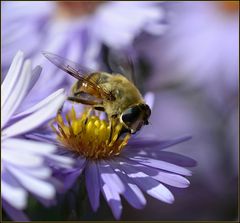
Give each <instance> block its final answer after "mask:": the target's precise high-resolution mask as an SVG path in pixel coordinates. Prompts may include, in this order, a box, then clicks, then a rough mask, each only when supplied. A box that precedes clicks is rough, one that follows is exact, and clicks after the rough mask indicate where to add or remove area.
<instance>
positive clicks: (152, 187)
mask: <svg viewBox="0 0 240 223" xmlns="http://www.w3.org/2000/svg"><path fill="white" fill-rule="evenodd" d="M118 166H119V169H122V170H124V172H125V173H126V174H127V176H128V177H129V178H131V179H132V180H133V181H134V182H135V184H137V185H138V186H139V187H140V188H141V189H142V190H144V191H145V192H146V193H147V194H149V195H150V196H152V197H154V198H156V199H159V200H161V201H163V202H166V203H170V204H171V203H173V202H174V197H173V195H172V193H171V192H170V191H169V190H168V189H167V188H166V187H165V186H164V185H163V184H161V183H159V182H158V181H157V180H155V179H153V178H151V177H149V176H148V175H146V174H145V173H143V172H141V171H139V169H138V168H135V167H134V166H132V165H130V164H129V163H128V160H125V159H121V162H120V163H119V164H118Z"/></svg>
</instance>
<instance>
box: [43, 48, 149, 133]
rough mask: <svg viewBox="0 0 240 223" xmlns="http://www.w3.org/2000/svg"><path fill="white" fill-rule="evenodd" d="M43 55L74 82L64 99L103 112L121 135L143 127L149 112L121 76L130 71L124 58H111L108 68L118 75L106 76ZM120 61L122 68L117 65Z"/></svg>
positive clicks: (67, 61) (58, 58) (54, 57)
mask: <svg viewBox="0 0 240 223" xmlns="http://www.w3.org/2000/svg"><path fill="white" fill-rule="evenodd" d="M43 54H44V56H45V57H46V58H47V59H48V60H50V61H51V62H52V63H53V64H55V65H56V66H57V67H58V68H60V69H62V70H63V71H65V72H67V73H68V74H70V75H71V76H73V77H74V78H76V79H77V81H76V82H75V83H74V85H73V86H72V89H71V93H70V95H69V96H68V98H67V99H68V100H70V101H73V102H77V103H82V104H86V105H90V106H92V107H93V108H94V109H96V110H100V111H104V112H105V113H106V114H107V116H108V119H109V122H110V123H111V122H112V121H113V120H114V119H115V120H116V119H117V121H120V123H122V125H123V129H122V133H124V132H129V133H131V134H134V133H136V132H137V131H138V130H140V129H141V127H142V126H143V125H148V119H149V117H150V115H151V109H150V107H149V106H148V105H147V104H146V103H145V102H144V99H143V97H142V95H141V93H140V92H139V90H138V89H137V88H136V86H135V85H134V84H133V83H132V81H131V80H130V77H129V79H128V78H127V77H125V76H124V73H125V72H126V73H130V70H131V69H132V68H131V63H130V62H129V60H128V59H127V58H125V59H124V58H123V57H122V58H120V57H119V56H118V57H119V58H120V60H119V61H117V60H113V59H112V61H111V63H110V67H111V68H113V69H115V70H119V71H120V72H121V73H120V72H118V73H112V74H110V73H107V72H100V71H93V70H91V69H89V68H85V67H83V66H81V65H79V64H77V63H74V62H72V61H70V60H68V59H65V58H63V57H60V56H58V55H55V54H52V53H48V52H43ZM115 55H116V54H115ZM123 59H124V60H123ZM121 60H122V61H123V63H122V64H123V65H121V64H120V63H121V62H120V61H121ZM116 68H117V69H116Z"/></svg>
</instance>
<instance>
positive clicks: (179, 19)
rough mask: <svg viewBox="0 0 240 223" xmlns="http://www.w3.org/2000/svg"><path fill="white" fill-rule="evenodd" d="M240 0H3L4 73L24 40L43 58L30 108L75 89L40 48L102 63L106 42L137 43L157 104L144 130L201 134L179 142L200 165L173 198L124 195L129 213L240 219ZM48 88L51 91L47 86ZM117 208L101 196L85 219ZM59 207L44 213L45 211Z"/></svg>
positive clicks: (131, 46)
mask: <svg viewBox="0 0 240 223" xmlns="http://www.w3.org/2000/svg"><path fill="white" fill-rule="evenodd" d="M238 4H239V3H238V2H237V1H221V2H220V1H215V2H203V1H198V2H181V1H180V2H107V3H104V2H94V3H90V2H74V3H71V2H61V3H59V2H54V3H53V2H1V6H2V9H1V10H2V71H3V74H2V75H3V76H4V75H5V74H6V69H7V68H8V67H9V65H10V62H11V60H12V58H13V56H14V55H15V53H16V52H17V50H18V49H22V50H24V52H26V55H27V57H29V56H32V57H33V63H34V65H37V64H40V65H42V66H43V67H44V71H43V74H42V75H41V77H40V78H39V82H38V84H37V85H36V86H35V87H34V89H32V92H30V96H29V98H28V99H27V100H26V102H25V104H23V105H22V108H21V109H25V108H27V107H29V106H31V104H34V103H35V102H36V101H38V100H39V99H42V98H44V97H46V96H47V95H49V94H50V93H52V92H53V91H55V90H57V89H58V88H59V87H64V88H67V89H68V88H69V86H70V84H71V83H72V81H73V80H72V79H70V78H69V77H68V76H67V75H65V74H62V73H60V72H61V71H58V70H57V68H56V67H55V66H54V65H51V64H50V63H49V62H48V61H47V60H46V59H45V58H44V57H42V55H41V54H40V52H41V51H42V50H46V51H49V52H52V53H56V54H59V55H61V56H64V57H66V58H69V59H71V60H73V61H76V62H78V63H80V64H82V65H84V66H90V67H92V68H94V69H96V68H101V66H102V64H103V62H104V61H103V55H104V47H108V48H116V49H120V50H123V49H127V50H130V51H132V50H134V51H135V53H136V54H137V58H138V62H139V64H138V65H139V67H138V71H139V72H138V73H137V77H136V78H137V80H138V82H140V83H143V84H144V88H145V90H149V89H151V90H152V91H154V93H155V95H156V103H157V104H156V106H155V107H154V109H153V112H152V116H151V119H150V122H151V123H152V124H151V125H149V126H147V127H145V128H143V130H142V133H143V134H155V135H156V136H158V137H159V138H161V139H164V138H174V137H176V136H179V135H182V134H184V135H185V134H187V135H189V134H190V135H193V139H192V140H191V141H189V142H188V143H187V144H186V145H185V147H178V146H177V145H176V146H175V147H174V151H178V152H180V153H181V154H183V155H188V156H190V157H192V158H194V159H195V160H197V161H198V167H197V168H195V170H194V173H193V176H192V181H191V186H190V188H189V189H187V190H185V191H179V190H176V193H174V194H176V202H175V203H174V204H172V205H170V206H167V205H164V204H161V203H160V202H155V200H152V199H151V198H150V197H147V203H148V205H147V206H146V208H145V209H143V210H140V211H138V210H135V209H133V208H131V207H130V206H129V205H128V204H127V203H123V205H124V207H125V208H124V211H123V214H122V219H123V220H138V219H141V220H235V219H237V197H238V196H237V195H238V193H237V181H238V165H239V164H238V159H237V154H238V146H239V145H238V124H237V123H238V121H239V120H238V113H239V107H238V100H237V99H238V80H239V79H238V78H239V76H238V75H239V74H238V73H239V63H238V61H239V6H238ZM12 11H14V12H15V13H12ZM2 80H3V79H2ZM42 89H44V93H39V92H40V91H41V92H42ZM36 92H38V93H36ZM193 148H194V149H193ZM103 203H104V202H103ZM81 210H82V209H81ZM83 210H85V211H89V210H90V209H88V208H87V207H85V209H84V208H83ZM156 210H158V211H157V212H156ZM44 211H45V212H44V213H45V214H46V213H47V211H46V210H44ZM51 211H53V210H52V209H51ZM54 213H55V215H56V216H57V215H58V212H57V211H56V212H54ZM110 213H111V212H110V210H109V209H108V207H107V205H105V206H104V204H103V205H101V207H100V209H99V210H98V212H97V213H96V214H95V215H92V213H91V216H90V215H87V218H88V219H92V220H97V219H103V220H106V219H112V215H111V214H110ZM39 216H42V215H41V214H39ZM53 216H54V214H52V213H50V214H48V215H47V214H46V216H45V219H46V220H48V218H49V219H51V217H53Z"/></svg>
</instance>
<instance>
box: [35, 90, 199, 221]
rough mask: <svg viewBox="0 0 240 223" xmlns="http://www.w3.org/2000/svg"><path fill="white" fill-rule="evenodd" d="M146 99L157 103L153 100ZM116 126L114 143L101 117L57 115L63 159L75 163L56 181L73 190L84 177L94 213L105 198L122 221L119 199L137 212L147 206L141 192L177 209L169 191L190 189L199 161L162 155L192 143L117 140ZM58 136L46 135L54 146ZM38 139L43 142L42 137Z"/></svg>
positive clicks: (71, 113)
mask: <svg viewBox="0 0 240 223" xmlns="http://www.w3.org/2000/svg"><path fill="white" fill-rule="evenodd" d="M148 98H149V99H150V100H153V96H152V95H151V94H150V95H148ZM149 104H151V102H149ZM113 126H114V127H113V132H112V137H111V138H110V131H111V130H110V126H109V123H108V122H107V121H106V120H105V119H104V118H103V117H102V116H101V115H100V116H98V115H97V114H93V115H90V116H89V110H88V109H86V110H82V112H80V114H77V112H76V111H75V108H74V107H72V109H71V110H70V111H68V112H67V114H66V117H63V116H62V115H58V116H57V117H56V123H55V125H53V126H52V128H53V130H54V132H55V133H56V135H57V141H58V143H57V144H58V146H59V154H62V155H63V156H70V157H71V158H74V159H75V160H76V165H75V167H74V168H73V169H71V170H66V171H61V172H59V171H57V170H56V171H55V174H54V175H55V177H57V178H59V179H61V180H62V181H63V182H65V189H69V188H71V187H72V186H73V185H74V183H75V182H76V180H77V179H78V178H79V177H80V176H81V174H82V173H84V175H85V182H86V189H87V192H88V197H89V200H90V203H91V206H92V208H93V210H94V211H96V210H97V209H98V208H99V202H100V201H99V198H100V193H102V195H103V197H104V198H105V200H106V201H107V203H108V205H109V207H110V208H111V210H112V213H113V215H114V217H115V218H116V219H119V218H120V217H121V212H122V203H121V196H123V197H124V198H125V199H126V200H127V201H128V203H129V204H130V205H131V206H133V207H134V208H136V209H142V208H143V207H144V206H145V205H146V199H145V197H144V193H143V192H145V193H147V194H148V195H150V196H152V197H154V198H156V199H158V200H161V201H163V202H165V203H168V204H171V203H173V202H174V196H173V194H172V192H171V191H170V190H169V189H168V188H167V185H170V186H172V187H178V188H186V187H188V186H189V184H190V182H189V180H188V179H187V178H186V176H190V175H191V171H190V170H188V169H187V168H186V167H191V166H194V165H195V161H194V160H192V159H191V158H188V157H185V156H182V155H180V154H176V153H172V152H167V151H162V150H163V149H165V148H167V147H170V146H172V145H174V144H177V143H180V142H183V141H186V140H188V139H189V138H190V137H182V138H177V139H175V140H163V141H162V140H159V139H156V138H154V137H147V136H141V135H139V136H137V137H132V138H131V137H130V135H129V134H126V135H125V136H124V137H120V138H119V132H120V130H121V128H122V126H121V124H120V123H118V122H116V123H115V124H113ZM56 135H55V134H49V133H48V134H47V136H48V140H51V141H53V140H54V138H55V137H56ZM35 137H43V138H44V136H43V135H35ZM45 138H46V136H45ZM78 199H79V198H78Z"/></svg>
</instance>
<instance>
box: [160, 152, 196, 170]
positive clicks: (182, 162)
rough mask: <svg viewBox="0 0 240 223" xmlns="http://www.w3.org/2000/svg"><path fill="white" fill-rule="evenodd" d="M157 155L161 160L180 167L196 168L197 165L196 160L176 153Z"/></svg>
mask: <svg viewBox="0 0 240 223" xmlns="http://www.w3.org/2000/svg"><path fill="white" fill-rule="evenodd" d="M157 155H158V158H159V159H161V160H163V161H166V162H170V163H174V164H176V165H179V166H183V167H194V166H196V165H197V161H196V160H194V159H192V158H190V157H187V156H184V155H181V154H177V153H174V152H168V151H161V152H159V153H158V154H157Z"/></svg>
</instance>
